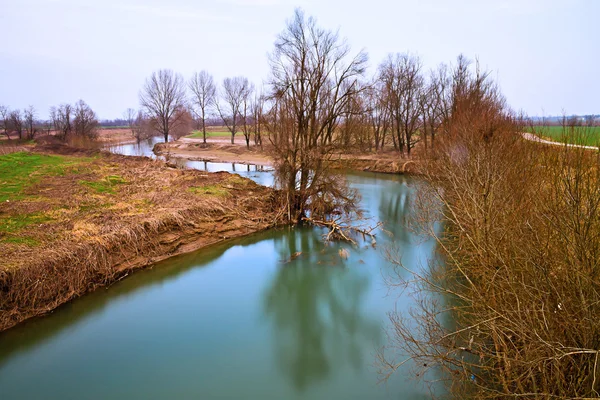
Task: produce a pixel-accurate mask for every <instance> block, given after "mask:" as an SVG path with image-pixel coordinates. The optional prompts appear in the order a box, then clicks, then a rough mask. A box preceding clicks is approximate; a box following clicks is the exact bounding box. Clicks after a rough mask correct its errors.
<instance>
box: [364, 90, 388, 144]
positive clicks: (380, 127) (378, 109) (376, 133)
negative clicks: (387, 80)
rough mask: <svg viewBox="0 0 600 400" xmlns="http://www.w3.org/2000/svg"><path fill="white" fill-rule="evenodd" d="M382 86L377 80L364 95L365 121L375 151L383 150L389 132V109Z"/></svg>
mask: <svg viewBox="0 0 600 400" xmlns="http://www.w3.org/2000/svg"><path fill="white" fill-rule="evenodd" d="M384 93H385V92H384V90H383V84H382V82H381V81H380V80H379V79H376V80H375V82H373V83H371V85H370V86H369V88H368V90H367V91H366V93H365V103H366V113H367V119H368V120H369V122H370V125H371V130H372V132H373V142H374V145H375V151H378V150H380V149H382V150H383V148H384V146H385V139H386V135H387V132H388V130H389V125H390V124H389V121H390V120H389V108H388V107H387V103H386V99H385V96H384Z"/></svg>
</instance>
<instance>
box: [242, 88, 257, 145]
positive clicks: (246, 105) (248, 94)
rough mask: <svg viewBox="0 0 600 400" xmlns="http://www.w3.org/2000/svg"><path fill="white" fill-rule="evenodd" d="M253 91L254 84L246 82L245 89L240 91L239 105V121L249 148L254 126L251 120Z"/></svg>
mask: <svg viewBox="0 0 600 400" xmlns="http://www.w3.org/2000/svg"><path fill="white" fill-rule="evenodd" d="M253 93H254V85H253V84H251V83H250V84H248V86H247V87H246V90H244V92H243V93H242V103H241V105H240V121H241V124H242V133H243V134H244V139H245V140H246V147H247V148H250V136H251V135H252V131H253V128H254V126H255V125H254V123H253V122H252V121H251V119H252V117H253V115H252V114H253V113H252V108H253V106H252V102H253V101H254V100H253V98H252V95H253Z"/></svg>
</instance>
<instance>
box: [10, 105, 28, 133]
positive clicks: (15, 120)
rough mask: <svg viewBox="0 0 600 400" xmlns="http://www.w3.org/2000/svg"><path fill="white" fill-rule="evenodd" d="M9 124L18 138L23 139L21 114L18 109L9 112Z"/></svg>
mask: <svg viewBox="0 0 600 400" xmlns="http://www.w3.org/2000/svg"><path fill="white" fill-rule="evenodd" d="M9 119H10V125H11V127H12V129H13V130H14V131H16V132H17V134H18V135H19V139H23V125H24V122H23V116H22V115H21V111H20V110H13V111H11V112H10V118H9Z"/></svg>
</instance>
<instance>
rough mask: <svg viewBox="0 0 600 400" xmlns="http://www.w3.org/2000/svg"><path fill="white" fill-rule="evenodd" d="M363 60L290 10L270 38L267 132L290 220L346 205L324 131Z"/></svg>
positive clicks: (332, 125)
mask: <svg viewBox="0 0 600 400" xmlns="http://www.w3.org/2000/svg"><path fill="white" fill-rule="evenodd" d="M366 62H367V56H366V54H365V53H363V52H359V53H358V54H357V55H355V56H354V57H351V56H350V47H349V46H348V45H347V43H346V42H345V41H344V40H342V39H340V38H339V36H338V34H337V33H334V32H331V31H327V30H324V29H321V28H319V27H318V26H317V24H316V21H315V20H314V19H313V18H305V16H304V13H303V12H302V11H301V10H298V9H297V10H296V11H295V13H294V17H293V18H292V20H291V21H289V22H288V23H287V27H286V29H285V30H284V31H283V32H282V33H281V34H280V35H279V36H278V37H277V40H276V42H275V50H274V52H273V53H272V54H271V55H270V64H271V81H270V85H271V93H270V98H271V99H272V100H271V101H272V102H273V107H272V110H271V114H270V116H269V118H268V121H269V126H268V131H269V140H270V142H271V144H272V145H273V156H274V158H275V162H276V174H277V179H278V181H279V182H280V185H281V187H282V189H283V190H282V193H283V194H284V196H285V202H286V206H287V211H288V212H287V214H288V219H289V220H290V221H298V220H300V219H302V218H303V217H306V216H307V215H308V214H310V216H311V218H312V219H313V220H316V219H318V218H323V219H325V218H326V217H327V216H328V215H331V213H336V212H337V213H342V214H345V213H347V212H349V211H351V210H353V209H354V206H355V201H356V196H355V193H353V192H352V191H350V190H349V189H348V186H347V185H346V183H345V180H344V179H343V178H342V177H340V176H336V175H335V174H334V173H333V171H332V170H330V169H329V167H328V160H329V159H330V156H331V154H332V151H333V150H335V147H334V145H333V144H332V141H331V138H332V137H333V133H334V132H335V129H336V127H337V126H338V124H339V122H340V118H341V117H342V115H343V114H344V112H345V110H346V104H347V102H348V101H349V99H350V97H351V96H353V95H354V94H355V93H356V91H357V90H358V88H359V86H357V85H356V84H355V83H356V82H357V80H358V79H359V78H361V77H362V76H363V74H364V70H365V65H366Z"/></svg>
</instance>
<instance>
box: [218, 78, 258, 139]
mask: <svg viewBox="0 0 600 400" xmlns="http://www.w3.org/2000/svg"><path fill="white" fill-rule="evenodd" d="M250 87H251V86H250V82H249V81H248V78H245V77H243V76H236V77H234V78H225V79H224V80H223V87H222V91H221V96H220V97H221V99H222V101H223V103H224V104H220V102H219V101H217V102H216V103H215V104H216V108H217V111H218V113H219V116H220V117H221V120H223V123H224V124H225V126H226V127H227V130H229V132H231V144H234V143H235V142H234V141H235V135H236V133H237V129H238V127H239V124H240V122H241V115H240V111H241V108H242V105H243V102H244V99H247V98H248V96H249V94H248V93H249V91H250Z"/></svg>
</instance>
